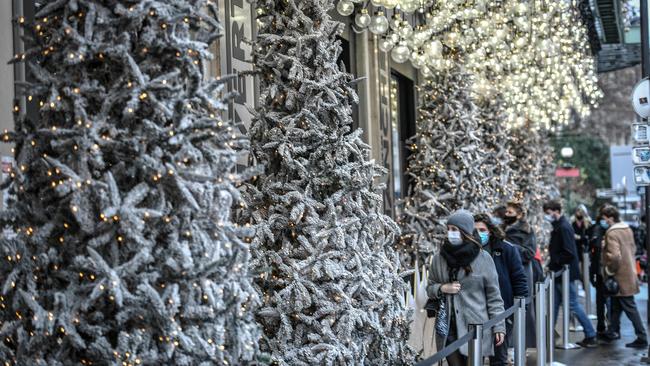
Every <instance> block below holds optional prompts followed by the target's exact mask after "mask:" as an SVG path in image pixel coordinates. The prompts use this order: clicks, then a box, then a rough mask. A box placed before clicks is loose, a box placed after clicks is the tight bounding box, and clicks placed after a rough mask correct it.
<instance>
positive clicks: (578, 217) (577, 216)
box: [576, 214, 584, 220]
mask: <svg viewBox="0 0 650 366" xmlns="http://www.w3.org/2000/svg"><path fill="white" fill-rule="evenodd" d="M583 218H584V216H582V214H576V219H578V220H582V219H583Z"/></svg>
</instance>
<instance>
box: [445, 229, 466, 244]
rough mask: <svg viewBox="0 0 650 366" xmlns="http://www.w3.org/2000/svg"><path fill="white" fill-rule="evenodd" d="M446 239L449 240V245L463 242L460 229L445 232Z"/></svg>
mask: <svg viewBox="0 0 650 366" xmlns="http://www.w3.org/2000/svg"><path fill="white" fill-rule="evenodd" d="M447 240H449V243H451V245H461V244H462V243H463V237H462V236H461V235H460V231H449V232H447Z"/></svg>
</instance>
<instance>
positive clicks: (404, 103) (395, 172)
mask: <svg viewBox="0 0 650 366" xmlns="http://www.w3.org/2000/svg"><path fill="white" fill-rule="evenodd" d="M390 119H391V158H392V161H393V164H392V167H391V172H390V174H391V175H392V177H393V184H392V186H393V187H392V188H393V192H392V193H393V197H394V200H395V201H397V200H399V199H401V198H403V197H404V196H405V195H406V193H407V191H408V186H409V183H410V182H409V181H410V178H409V177H408V176H407V175H406V167H407V164H408V156H409V154H410V151H409V150H408V148H407V144H406V141H407V140H408V139H409V138H410V137H411V136H413V135H414V134H415V85H414V83H413V81H412V80H411V79H409V78H407V77H405V76H403V75H401V74H399V73H397V72H395V71H393V72H392V73H391V79H390Z"/></svg>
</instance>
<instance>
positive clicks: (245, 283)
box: [0, 0, 260, 366]
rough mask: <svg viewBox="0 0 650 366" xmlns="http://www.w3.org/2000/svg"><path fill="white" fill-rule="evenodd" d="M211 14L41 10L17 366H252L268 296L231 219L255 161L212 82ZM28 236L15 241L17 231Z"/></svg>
mask: <svg viewBox="0 0 650 366" xmlns="http://www.w3.org/2000/svg"><path fill="white" fill-rule="evenodd" d="M216 16H217V8H216V5H215V4H214V3H213V2H211V1H204V0H165V1H156V0H149V1H130V0H127V1H117V0H101V1H100V0H84V1H76V0H57V1H48V2H41V3H39V4H37V8H36V17H35V21H34V23H33V24H28V23H25V26H26V27H27V28H28V31H29V30H33V31H34V34H35V38H34V41H33V43H32V47H31V48H30V49H29V50H28V51H27V52H26V54H25V55H18V57H17V61H20V60H22V59H23V58H24V59H25V60H27V61H28V63H29V67H30V70H31V73H32V75H33V78H34V80H33V82H32V83H30V84H29V85H27V86H26V90H25V93H26V95H28V100H30V101H32V103H33V104H34V106H35V107H36V108H39V110H38V116H37V118H36V119H27V118H23V117H22V116H21V115H18V116H17V118H16V123H15V132H13V133H6V134H5V136H4V137H5V138H4V139H5V140H8V141H13V142H14V143H15V160H16V167H17V169H15V171H14V172H12V177H13V180H12V182H11V188H10V189H11V190H12V191H13V193H14V194H15V202H14V203H12V204H11V205H10V206H9V207H8V208H6V209H5V211H4V212H3V213H2V216H1V217H2V220H1V223H2V225H3V227H4V228H5V229H6V230H5V234H4V236H3V237H2V239H0V252H1V253H2V256H3V260H2V261H0V278H2V295H1V296H0V322H1V328H0V334H1V336H2V337H1V338H2V340H3V341H2V342H1V343H0V359H2V360H3V361H4V362H5V363H6V364H7V365H9V364H11V365H41V366H45V365H49V366H55V365H61V366H62V365H118V364H119V365H204V366H207V365H227V364H228V365H235V364H241V363H244V362H247V361H250V360H253V359H254V358H255V354H256V349H257V342H258V339H259V336H260V331H259V329H258V326H257V324H256V323H255V321H254V318H253V315H252V314H253V313H252V310H253V309H252V307H254V306H255V304H256V303H258V302H259V298H258V297H257V294H256V292H255V290H254V288H253V286H252V279H251V278H250V276H249V275H248V261H249V248H248V246H247V245H246V244H244V243H243V241H242V240H241V239H240V237H242V236H244V235H245V234H246V233H245V232H244V231H242V229H241V228H240V227H239V226H237V225H235V224H233V223H232V222H231V221H230V210H231V207H232V206H234V205H236V204H237V203H238V201H239V192H238V190H237V189H236V188H235V184H237V182H238V181H240V180H241V179H240V177H239V176H238V175H237V174H234V173H233V168H234V167H235V165H236V161H237V157H238V152H239V151H240V150H242V149H247V148H248V141H247V139H246V137H245V136H242V135H240V133H239V132H238V128H237V126H236V125H235V124H233V123H232V122H228V121H223V120H222V119H221V118H220V116H221V114H222V112H223V108H224V100H223V98H222V96H221V94H222V93H221V92H222V90H223V86H224V82H223V80H221V81H217V80H207V78H206V76H205V75H204V69H205V65H206V62H207V60H209V59H210V58H211V57H212V55H211V54H210V52H209V44H211V43H212V42H213V41H215V39H216V38H217V37H218V36H219V34H220V32H221V27H220V24H219V22H218V20H217V18H216ZM11 232H13V234H10V233H11Z"/></svg>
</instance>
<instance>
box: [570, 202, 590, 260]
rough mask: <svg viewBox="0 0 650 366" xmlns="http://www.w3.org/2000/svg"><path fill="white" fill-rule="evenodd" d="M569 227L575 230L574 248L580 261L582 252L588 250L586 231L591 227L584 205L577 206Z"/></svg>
mask: <svg viewBox="0 0 650 366" xmlns="http://www.w3.org/2000/svg"><path fill="white" fill-rule="evenodd" d="M571 227H573V231H574V232H575V239H576V248H577V249H578V260H579V261H581V262H582V253H583V252H587V251H588V250H589V243H588V241H589V239H588V237H587V232H588V231H589V228H590V227H591V219H590V218H589V215H588V214H587V208H586V207H585V206H584V205H580V206H578V208H576V211H575V213H574V215H573V218H572V219H571Z"/></svg>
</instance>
